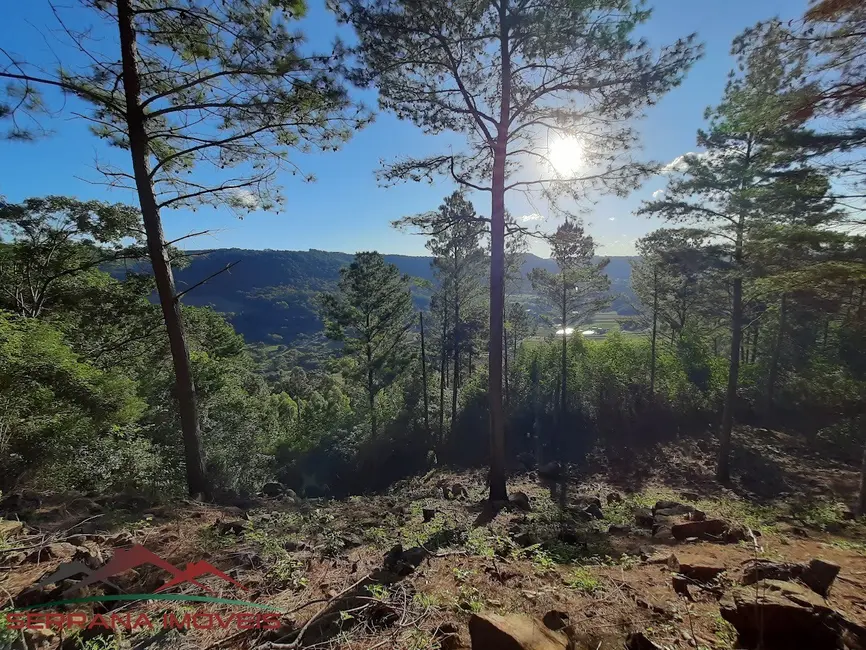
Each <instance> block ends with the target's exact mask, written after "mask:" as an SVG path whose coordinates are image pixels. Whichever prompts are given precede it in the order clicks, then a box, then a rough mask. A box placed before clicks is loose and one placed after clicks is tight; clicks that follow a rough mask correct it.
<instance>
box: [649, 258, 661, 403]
mask: <svg viewBox="0 0 866 650" xmlns="http://www.w3.org/2000/svg"><path fill="white" fill-rule="evenodd" d="M658 316H659V287H658V269H657V268H655V267H653V333H652V343H651V344H650V357H651V358H650V397H651V398H652V397H653V396H654V395H655V390H656V337H657V335H658Z"/></svg>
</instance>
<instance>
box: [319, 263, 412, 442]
mask: <svg viewBox="0 0 866 650" xmlns="http://www.w3.org/2000/svg"><path fill="white" fill-rule="evenodd" d="M322 307H323V310H322V311H323V316H324V319H325V323H326V329H325V333H326V335H327V336H328V338H330V339H333V340H336V341H342V343H343V354H344V355H346V356H349V357H352V358H353V359H354V360H355V362H356V364H357V372H356V374H357V376H358V378H359V379H360V380H361V381H362V382H363V384H364V387H365V389H366V393H367V406H368V408H369V412H370V435H371V436H372V437H374V438H375V437H376V435H377V433H378V419H377V416H376V397H377V395H378V394H379V393H380V392H382V391H383V390H384V389H386V388H388V387H389V386H390V385H391V384H393V383H394V382H395V381H396V380H397V379H398V378H399V377H400V376H401V375H402V374H403V373H404V372H405V370H406V368H407V367H408V365H409V363H410V361H411V359H412V353H411V351H410V350H409V348H408V347H407V346H406V341H407V338H408V332H409V330H410V329H411V328H412V326H413V325H414V309H413V306H412V296H411V293H410V289H409V276H408V275H401V274H400V271H399V270H398V269H397V267H396V266H394V265H393V264H389V263H387V262H385V259H384V258H383V257H382V256H381V255H380V254H379V253H375V252H373V253H357V254H356V255H355V259H354V261H353V262H352V264H351V265H350V266H348V267H346V268H344V269H341V270H340V282H339V287H338V292H337V293H336V294H325V295H324V296H323V297H322Z"/></svg>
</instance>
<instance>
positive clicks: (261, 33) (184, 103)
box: [0, 0, 367, 494]
mask: <svg viewBox="0 0 866 650" xmlns="http://www.w3.org/2000/svg"><path fill="white" fill-rule="evenodd" d="M82 5H83V7H81V8H79V9H77V10H73V11H84V12H86V13H87V14H88V16H86V17H84V19H87V18H96V19H97V20H99V21H101V22H102V23H103V24H104V25H105V26H106V27H107V30H108V31H107V33H108V34H111V38H110V39H104V38H101V35H102V34H103V32H102V31H100V30H88V31H86V32H81V31H77V30H76V29H74V28H72V27H71V26H70V25H72V24H75V23H76V21H78V20H81V19H82V17H81V16H77V15H75V16H72V19H71V20H70V19H69V18H68V17H64V16H63V15H62V14H61V13H60V12H59V11H56V12H55V15H56V16H57V19H58V21H59V22H60V27H61V30H59V31H62V33H63V34H65V35H66V37H67V38H68V40H69V43H68V45H71V46H72V47H73V48H75V49H76V50H77V51H78V52H80V53H81V55H82V60H85V61H87V63H86V64H83V65H81V66H80V67H77V68H69V69H67V68H65V67H63V66H59V67H58V68H57V69H56V70H54V71H45V70H43V66H40V65H39V63H40V62H38V61H30V62H28V61H23V60H21V58H20V57H16V56H14V55H12V54H11V53H7V52H6V51H5V50H3V51H0V56H4V57H5V58H6V63H5V65H3V67H2V68H0V79H4V80H8V81H9V82H10V85H9V86H8V87H7V88H6V89H5V92H6V95H7V97H6V101H0V117H6V118H9V119H12V120H13V128H12V131H11V133H10V134H9V135H10V137H15V138H27V137H32V135H33V129H28V128H26V126H22V125H23V124H26V122H25V121H24V120H25V116H26V115H30V116H34V114H35V113H37V112H39V111H40V109H44V108H45V107H46V106H47V102H44V101H43V100H42V98H41V97H40V95H39V93H40V89H43V90H52V89H59V90H60V91H62V92H63V93H64V95H68V96H72V97H75V98H76V99H77V100H81V103H82V104H83V105H84V107H85V108H84V109H83V110H78V111H76V112H75V113H74V115H76V116H81V117H83V118H84V119H86V120H87V121H89V122H90V124H91V130H92V131H93V132H94V133H95V134H96V135H97V136H98V137H99V138H101V139H103V140H105V141H107V142H108V143H109V144H110V145H112V146H116V147H119V148H121V149H123V150H125V151H128V152H129V156H130V163H129V165H128V166H127V167H124V168H121V169H115V168H113V167H105V166H100V167H98V170H99V171H100V172H101V173H102V174H103V175H104V176H105V178H106V181H107V184H108V185H111V186H115V187H123V188H127V189H131V190H134V191H135V192H136V194H137V196H138V201H139V206H140V208H141V214H142V218H143V221H144V230H145V236H146V241H147V249H148V254H149V257H150V262H151V265H152V267H153V273H154V277H155V279H156V286H157V293H158V296H159V301H160V305H161V307H162V312H163V318H164V320H165V325H166V329H167V332H168V338H169V343H170V347H171V354H172V360H173V363H174V371H175V377H176V387H175V396H176V399H177V402H178V408H179V411H180V420H181V427H182V430H183V440H184V449H185V459H186V471H187V483H188V488H189V491H190V493H191V494H204V493H207V492H208V484H207V479H206V476H205V471H204V460H203V455H202V451H201V433H200V422H199V413H198V406H197V401H196V390H195V384H194V382H193V377H192V369H191V365H190V358H189V349H188V344H187V340H186V334H185V332H184V325H183V317H182V313H181V303H180V297H181V294H179V293H178V292H177V291H176V289H175V283H174V276H173V273H172V266H171V260H170V258H169V255H168V246H169V244H170V243H171V242H168V243H167V242H166V241H165V236H164V233H163V227H162V212H163V211H164V210H167V209H174V208H181V207H190V206H196V205H200V204H202V203H204V204H211V205H214V206H222V205H225V206H229V207H230V208H232V209H234V210H238V211H249V210H252V209H258V208H263V207H270V206H272V205H274V204H275V203H277V202H279V201H280V196H279V193H278V192H277V191H276V190H277V188H276V186H275V185H274V180H275V175H276V172H277V170H278V169H280V168H281V167H288V168H289V169H290V170H291V171H292V173H293V174H294V173H296V172H297V171H298V167H297V165H296V164H295V163H294V162H293V161H292V160H290V158H289V154H290V153H291V152H293V151H305V150H308V149H314V150H322V151H325V150H330V149H334V148H336V147H338V146H339V144H340V143H341V142H342V141H344V140H345V139H347V138H348V137H349V136H350V135H351V133H352V130H353V129H356V128H359V127H361V126H363V124H364V123H365V122H366V119H367V118H366V117H365V116H364V115H361V114H356V115H352V114H349V112H348V109H349V108H350V102H349V100H348V97H347V95H346V92H345V89H344V88H343V86H342V84H341V81H340V78H339V76H338V74H337V73H338V72H339V71H340V59H341V54H342V53H341V51H340V48H336V49H335V51H334V52H333V53H331V54H316V53H309V52H306V51H304V48H303V47H302V45H303V37H302V36H301V35H300V34H297V33H293V32H291V31H290V29H289V25H290V23H291V21H292V20H293V19H295V18H296V17H299V16H300V15H302V14H303V12H304V10H305V6H304V4H303V2H271V0H244V2H230V3H229V2H222V1H220V0H113V1H109V0H86V1H85V2H83V3H82ZM97 34H99V35H100V36H97ZM76 108H79V106H76ZM34 119H35V118H34ZM34 123H35V124H38V122H34ZM202 166H203V167H207V168H209V170H210V172H211V173H209V174H206V175H201V176H199V175H192V172H193V171H194V170H195V169H196V168H198V167H202ZM193 209H195V208H194V207H193Z"/></svg>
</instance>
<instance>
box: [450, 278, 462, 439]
mask: <svg viewBox="0 0 866 650" xmlns="http://www.w3.org/2000/svg"><path fill="white" fill-rule="evenodd" d="M451 354H452V360H451V363H453V364H454V365H453V367H452V368H451V371H452V372H453V373H454V375H453V377H454V378H453V380H452V381H451V438H452V439H453V438H454V424H455V422H456V421H457V393H458V391H459V388H460V301H459V294H458V292H457V287H456V286H455V288H454V348H453V350H452V353H451Z"/></svg>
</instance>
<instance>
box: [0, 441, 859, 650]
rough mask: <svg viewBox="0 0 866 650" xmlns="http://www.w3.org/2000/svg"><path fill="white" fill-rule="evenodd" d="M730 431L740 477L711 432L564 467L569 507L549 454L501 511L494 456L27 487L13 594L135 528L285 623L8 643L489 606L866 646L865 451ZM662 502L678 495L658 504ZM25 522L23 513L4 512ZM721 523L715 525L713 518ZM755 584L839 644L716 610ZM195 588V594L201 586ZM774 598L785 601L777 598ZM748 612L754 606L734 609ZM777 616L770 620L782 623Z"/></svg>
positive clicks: (381, 631) (443, 618) (722, 637)
mask: <svg viewBox="0 0 866 650" xmlns="http://www.w3.org/2000/svg"><path fill="white" fill-rule="evenodd" d="M736 442H737V447H736V453H735V457H734V467H735V468H736V471H737V472H738V473H737V475H736V477H735V479H734V481H733V483H732V485H731V486H728V487H726V488H723V487H721V486H719V485H717V484H716V483H715V482H713V480H712V464H713V460H714V451H715V449H714V444H713V443H712V441H711V440H709V439H707V440H694V439H688V440H682V441H678V442H677V443H675V444H668V445H664V446H659V447H657V448H654V449H653V450H651V451H644V452H640V453H635V454H633V455H628V454H627V453H625V454H624V453H621V454H619V457H618V458H617V459H616V460H611V459H609V458H607V457H605V456H603V455H598V456H595V457H592V458H590V459H588V460H587V462H586V463H585V465H584V466H582V467H579V468H571V469H570V470H569V475H570V479H569V480H567V481H566V485H567V489H566V495H565V506H566V507H565V509H564V510H563V509H562V508H561V507H560V506H561V503H562V502H561V500H560V495H561V493H560V489H561V486H562V481H558V482H556V481H555V482H553V483H551V482H548V481H547V480H546V479H545V477H544V474H545V472H544V471H543V470H542V471H541V474H542V476H539V472H537V471H527V472H521V473H516V474H515V475H513V476H512V477H511V479H510V480H509V492H510V493H511V494H512V495H514V494H516V493H518V492H521V493H523V494H525V495H526V497H528V501H529V504H530V506H529V507H530V508H531V510H528V511H527V510H525V509H524V508H525V504H523V503H519V501H520V500H521V498H520V497H516V498H515V502H514V503H511V504H508V505H507V506H504V507H501V508H498V509H495V510H494V509H491V508H490V507H489V505H487V504H486V502H485V501H484V498H485V496H486V487H485V484H484V483H485V482H484V473H483V472H481V471H461V472H452V471H448V470H437V471H434V472H431V473H430V474H428V475H427V476H424V477H417V478H413V479H411V480H407V481H402V482H399V483H398V484H395V485H394V486H392V488H391V490H390V491H389V492H388V493H387V494H384V495H377V496H364V497H351V498H349V499H346V500H342V501H326V500H305V499H301V498H295V497H293V496H291V495H289V496H283V497H281V498H273V499H265V498H260V499H256V500H253V501H252V502H250V503H248V504H244V505H245V506H248V507H244V508H240V507H237V506H233V507H220V506H214V505H209V504H202V503H197V502H191V501H182V502H170V503H154V502H153V501H151V500H148V499H145V498H143V497H136V496H129V495H126V496H122V495H121V496H117V497H104V496H99V495H89V496H84V495H77V496H76V495H62V496H61V495H55V496H52V495H29V494H23V495H17V496H13V497H12V498H13V499H17V500H14V501H11V502H10V501H7V502H6V504H5V510H6V512H5V519H6V522H7V523H6V526H7V528H6V533H5V537H3V538H2V541H0V544H2V545H0V600H2V601H4V602H5V604H4V607H6V608H8V607H23V606H27V605H37V604H39V603H44V602H49V601H53V600H57V598H58V594H59V593H61V592H62V591H63V589H64V588H65V587H66V586H68V584H71V582H70V581H64V584H58V585H47V586H46V587H42V588H34V587H33V585H34V584H35V583H37V582H39V580H40V579H42V578H43V577H44V576H46V575H48V574H49V573H51V572H52V571H54V570H55V569H56V568H57V567H58V566H59V565H60V564H61V563H63V562H69V561H71V560H72V559H77V560H81V561H84V562H85V563H90V564H92V565H94V566H95V565H99V564H101V563H104V562H106V561H107V560H108V559H109V558H110V557H111V556H112V554H113V553H114V552H115V551H116V550H117V549H121V548H129V547H131V546H133V545H135V544H141V545H143V546H145V547H146V548H148V549H150V550H151V551H153V552H155V553H157V554H158V555H159V556H161V557H162V558H165V559H166V560H168V561H170V562H171V563H173V564H174V565H175V566H178V567H183V566H185V565H186V564H187V563H192V562H198V561H201V560H207V561H208V562H210V563H211V564H213V565H214V566H216V567H217V568H218V569H219V570H221V571H223V572H225V573H226V574H227V575H228V576H230V577H232V578H233V579H236V580H237V581H239V582H240V583H241V584H242V585H244V586H245V587H246V590H243V591H242V590H240V589H237V588H235V587H232V586H231V585H229V584H228V583H226V582H224V581H220V580H219V579H217V578H213V577H211V578H203V579H202V583H203V584H204V585H206V586H210V587H212V588H213V590H214V591H215V592H216V593H217V594H218V595H219V596H221V597H224V598H237V599H242V600H247V601H253V602H256V603H267V604H269V605H272V606H274V607H277V608H279V610H280V612H281V623H282V628H281V629H280V630H278V631H262V630H249V631H239V630H237V629H234V628H232V629H229V630H220V629H209V630H208V629H191V630H186V631H182V632H178V631H167V630H160V629H159V626H156V628H154V629H144V630H139V631H136V632H134V633H126V632H123V631H122V630H118V631H117V633H116V634H115V635H114V636H113V637H111V636H109V637H106V636H104V635H103V636H102V637H97V636H94V635H95V632H94V631H88V630H84V631H81V632H77V631H73V630H63V631H53V632H52V631H49V630H42V631H36V630H32V631H28V632H27V633H26V635H24V637H23V638H22V637H21V636H20V635H19V634H17V633H13V631H12V630H5V631H3V630H2V629H0V648H5V647H21V648H23V647H25V644H26V647H27V648H30V649H31V650H32V649H35V648H58V647H59V648H64V649H77V648H81V649H84V650H108V649H111V648H121V647H126V648H136V650H143V649H144V648H198V649H201V650H212V649H215V648H226V649H229V648H238V649H240V648H244V649H251V648H265V647H273V648H280V647H290V648H309V647H315V648H347V649H352V650H355V649H358V650H361V649H363V650H372V649H374V648H406V649H411V650H423V649H433V648H456V647H460V645H461V644H462V645H463V646H465V647H470V636H469V633H468V631H467V622H468V621H469V619H470V618H471V617H472V616H473V614H477V613H481V612H496V613H499V614H503V615H507V614H511V613H525V614H529V615H532V616H536V617H538V618H539V619H541V618H544V619H545V622H546V623H548V622H549V621H551V620H552V619H558V620H562V621H564V622H565V623H567V628H566V629H565V630H564V631H565V633H566V634H567V636H568V638H569V643H570V644H571V647H574V648H577V649H579V650H583V649H590V650H604V649H608V650H613V649H621V648H623V647H626V646H625V645H624V644H625V640H626V638H627V635H628V634H629V633H630V632H638V631H639V632H641V633H643V635H645V637H646V639H649V641H650V642H652V643H654V644H655V646H643V645H633V646H630V648H652V647H655V648H705V649H709V648H713V649H715V648H719V649H722V648H725V649H733V648H741V647H757V646H758V645H760V644H763V647H765V648H772V647H785V648H799V647H802V648H804V649H806V648H808V649H809V650H813V649H817V650H821V648H823V647H827V648H834V647H838V648H851V649H854V648H860V647H863V646H862V645H858V644H860V643H861V640H862V641H863V642H866V637H863V639H861V638H860V637H858V636H857V635H858V634H859V633H860V631H866V627H863V626H864V624H866V525H864V524H863V523H861V522H856V521H853V520H851V519H850V518H849V517H850V515H849V513H848V511H847V505H848V504H849V503H850V502H851V501H852V500H853V496H854V492H855V490H856V486H857V472H856V467H854V466H851V465H848V464H845V463H844V462H842V461H841V460H834V459H833V458H831V457H829V456H828V454H826V453H817V452H814V451H812V450H811V449H810V448H809V447H808V446H806V445H805V444H803V443H802V441H801V440H800V439H798V438H793V437H789V436H786V435H784V434H781V433H778V432H770V431H766V430H757V429H741V430H739V432H738V436H737V440H736ZM455 484H459V487H457V488H456V489H455ZM289 487H291V486H289ZM446 488H447V489H446ZM460 488H462V489H460ZM464 490H465V494H464V493H463V491H464ZM446 493H447V494H446ZM455 494H456V497H455ZM8 498H9V497H7V499H8ZM660 501H669V502H674V503H675V504H679V505H678V506H676V507H673V509H671V508H667V509H666V507H665V506H666V505H667V504H664V503H661V504H660V503H658V502H660ZM10 505H12V506H15V508H14V509H11V508H10ZM658 506H662V507H658ZM675 511H676V512H675ZM18 519H20V521H21V522H22V523H23V524H24V526H23V527H21V528H20V529H17V528H18V527H17V524H11V525H10V524H9V523H8V522H9V521H16V520H18ZM717 521H718V522H723V524H724V525H723V528H719V529H716V528H714V526H716V524H715V523H714V522H717ZM719 525H721V524H719ZM689 526H691V528H689ZM702 526H703V529H701V527H702ZM13 529H15V530H13ZM0 530H3V528H0ZM683 531H686V532H685V533H683ZM690 533H696V534H690ZM678 538H679V539H678ZM398 545H399V546H398ZM671 556H673V557H671ZM816 558H818V559H821V560H825V561H828V562H830V563H834V564H837V565H838V566H839V567H841V570H840V572H839V574H838V577H837V578H836V579H835V581H833V583H832V587H831V588H830V590H829V594H828V596H827V598H826V599H824V598H822V597H820V596H817V595H816V594H814V593H813V591H812V590H809V589H805V590H804V592H803V593H800V592H799V591H797V593H794V594H793V595H792V594H791V593H787V592H786V591H785V590H786V589H788V587H785V585H784V584H781V583H779V582H778V581H772V580H771V581H759V582H758V583H756V584H752V585H749V586H747V587H741V586H740V585H741V583H742V582H743V581H744V574H745V573H748V569H749V567H750V566H754V565H755V563H756V562H763V564H761V566H770V564H771V563H772V566H776V567H778V566H783V563H787V565H788V566H789V568H790V567H791V566H794V568H795V569H796V571H794V574H795V575H791V576H786V577H783V578H782V580H788V581H789V582H790V584H791V585H793V586H791V587H790V589H792V590H794V589H795V588H796V590H801V589H803V585H802V583H803V581H804V580H805V581H807V582H808V580H807V579H806V578H804V577H802V576H800V573H798V572H799V571H800V569H798V568H796V567H801V568H802V566H803V565H805V564H808V563H809V562H810V561H811V560H813V559H816ZM795 565H796V566H795ZM167 577H168V575H167V574H166V573H165V572H164V571H163V570H161V569H159V568H157V567H155V566H140V567H136V568H135V569H131V570H129V571H127V572H126V573H124V574H122V575H121V576H119V577H118V578H117V579H116V580H115V581H114V583H113V586H111V587H109V586H106V585H101V586H98V585H93V586H91V587H88V590H89V591H88V594H89V595H99V594H100V593H118V592H119V593H122V592H126V593H148V592H152V591H154V590H155V589H157V588H158V587H159V586H160V585H161V584H163V582H164V581H165V580H166V579H167ZM765 577H766V576H765ZM797 578H799V581H798V580H797ZM746 581H747V582H748V579H747V580H746ZM785 584H787V583H785ZM743 589H746V590H754V598H753V600H754V601H755V602H757V601H758V600H761V599H764V598H765V597H766V598H767V599H769V600H772V599H773V598H777V596H778V594H783V595H786V594H787V595H786V597H787V598H789V600H791V602H794V603H795V604H794V605H790V603H788V605H786V607H788V609H790V610H791V611H788V610H787V609H786V610H785V612H786V613H785V616H788V615H790V616H793V617H794V618H791V619H790V621H789V620H788V619H785V620H784V621H782V625H783V628H782V629H789V630H792V629H795V628H796V629H800V628H798V627H797V626H799V625H801V623H802V622H803V621H805V620H806V619H808V621H809V622H810V624H811V622H812V621H813V619H814V617H815V616H819V617H823V618H821V621H822V625H825V627H826V625H827V623H826V621H827V620H830V619H828V618H827V617H828V616H832V617H833V618H832V621H833V624H834V625H836V624H837V623H839V622H840V621H841V623H839V624H840V625H842V626H843V627H844V628H845V633H844V634H842V633H840V634H839V635H837V636H834V637H833V639H832V640H831V641H826V640H823V639H824V637H821V639H822V640H819V641H816V640H815V639H814V638H811V639H810V638H807V637H806V636H805V635H800V636H797V635H794V639H793V640H791V639H790V638H789V639H787V640H785V641H784V643H783V642H782V641H781V640H779V641H778V643H776V644H775V645H774V640H773V639H772V638H769V639H768V638H762V639H760V640H759V641H755V640H754V639H750V638H748V635H745V636H744V635H742V634H740V633H739V632H742V630H740V631H739V632H738V630H737V629H735V627H734V626H733V625H732V624H731V623H730V622H729V621H728V620H726V616H723V615H722V612H723V610H725V608H728V610H729V611H733V610H731V607H732V605H731V603H732V602H733V601H732V599H734V600H736V597H737V594H740V593H741V592H742V590H743ZM112 590H116V591H112ZM182 591H183V592H185V593H190V594H193V593H200V590H198V589H197V588H196V587H195V586H192V585H186V586H185V587H183V588H182ZM806 592H808V594H809V595H808V597H807V595H806ZM745 593H746V596H748V598H752V596H749V594H751V593H752V592H751V591H746V592H745ZM815 598H817V599H818V600H817V601H814V602H813V600H814V599H815ZM807 601H808V602H807ZM786 602H787V601H786ZM804 602H805V603H806V604H805V605H804V604H803V603H804ZM789 605H790V606H789ZM87 606H88V607H94V608H95V609H94V611H96V612H102V613H106V612H118V611H121V612H122V611H129V610H131V609H134V610H135V611H136V612H138V611H147V612H150V613H151V614H153V618H154V620H156V619H157V618H159V617H160V616H161V614H162V613H163V612H164V611H166V610H170V609H174V610H177V611H180V610H182V607H180V606H178V604H177V603H166V602H164V601H162V602H160V601H149V602H148V601H137V602H134V603H129V602H111V603H102V604H92V605H87ZM769 606H771V607H776V609H774V610H772V611H777V609H778V607H779V604H778V603H777V602H775V601H773V602H770V603H769ZM76 607H78V608H79V609H80V608H81V607H82V605H77V606H76ZM109 607H113V608H114V609H110V610H109V609H108V608H109ZM209 607H210V606H209ZM756 607H757V605H756ZM783 609H784V607H783ZM804 609H805V610H808V611H804ZM211 610H212V611H222V612H229V611H231V608H230V607H229V606H223V605H214V606H213V607H211ZM756 611H757V610H756ZM761 611H762V612H763V610H761ZM767 611H770V610H769V609H768V610H767ZM551 612H556V614H555V615H552V614H551ZM738 612H739V613H742V612H743V610H742V607H741V609H740V610H737V611H734V614H728V615H727V618H729V619H730V618H731V617H733V616H735V615H737V613H738ZM831 613H832V614H831ZM763 615H764V614H763V613H762V614H761V616H763ZM798 616H800V618H797V617H798ZM766 624H767V626H768V627H767V629H768V630H769V629H771V627H772V625H773V622H772V621H769V620H768V621H767V622H766ZM762 625H763V623H762ZM858 626H859V627H858ZM804 629H805V628H804ZM452 632H453V633H456V636H455V635H451V634H449V633H452ZM849 632H850V633H849ZM804 634H805V633H804ZM3 635H5V636H3ZM837 637H838V638H837ZM816 638H817V637H816ZM4 639H5V643H6V646H4V645H3V643H4ZM635 643H636V642H635ZM269 644H270V645H269ZM822 644H823V645H822ZM473 647H474V646H473ZM475 650H478V648H475Z"/></svg>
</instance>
